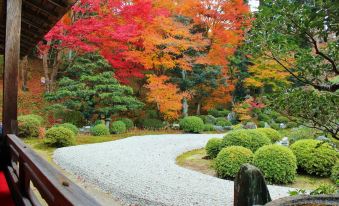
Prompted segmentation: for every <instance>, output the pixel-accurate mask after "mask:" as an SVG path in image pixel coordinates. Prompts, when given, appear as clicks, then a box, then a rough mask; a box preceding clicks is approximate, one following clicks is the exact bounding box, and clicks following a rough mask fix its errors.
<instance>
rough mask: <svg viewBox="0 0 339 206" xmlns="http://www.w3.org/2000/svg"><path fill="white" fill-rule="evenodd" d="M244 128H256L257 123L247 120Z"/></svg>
mask: <svg viewBox="0 0 339 206" xmlns="http://www.w3.org/2000/svg"><path fill="white" fill-rule="evenodd" d="M244 128H245V129H257V128H258V127H257V125H256V124H255V123H253V122H247V123H246V125H245V126H244Z"/></svg>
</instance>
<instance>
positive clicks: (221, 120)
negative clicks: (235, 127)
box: [215, 117, 232, 127]
mask: <svg viewBox="0 0 339 206" xmlns="http://www.w3.org/2000/svg"><path fill="white" fill-rule="evenodd" d="M215 124H216V125H217V126H222V127H225V126H232V123H231V122H230V121H228V120H227V119H225V118H222V117H219V118H217V120H216V122H215Z"/></svg>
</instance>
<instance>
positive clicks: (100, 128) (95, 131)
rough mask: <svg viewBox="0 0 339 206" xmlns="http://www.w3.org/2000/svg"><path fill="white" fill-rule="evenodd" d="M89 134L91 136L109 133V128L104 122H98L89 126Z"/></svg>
mask: <svg viewBox="0 0 339 206" xmlns="http://www.w3.org/2000/svg"><path fill="white" fill-rule="evenodd" d="M91 134H92V135H93V136H104V135H109V134H110V133H109V129H108V128H107V127H106V125H104V124H98V125H95V126H94V127H92V128H91Z"/></svg>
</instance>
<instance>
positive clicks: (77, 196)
mask: <svg viewBox="0 0 339 206" xmlns="http://www.w3.org/2000/svg"><path fill="white" fill-rule="evenodd" d="M7 144H8V148H9V153H10V160H11V161H10V162H9V165H7V168H6V170H7V171H6V173H7V175H8V176H9V186H10V188H11V191H12V192H13V196H14V199H15V201H16V203H17V204H18V205H24V206H31V205H33V206H40V205H41V203H40V202H39V201H38V198H37V197H36V196H35V194H34V192H33V191H32V188H31V185H32V184H33V185H34V187H35V188H37V190H38V191H39V193H40V195H41V197H42V198H43V199H44V200H45V201H46V202H47V204H48V205H50V206H60V205H61V206H71V205H74V206H82V205H84V206H97V205H100V204H99V203H98V202H97V201H96V200H95V199H94V198H92V197H91V196H89V195H88V194H87V193H86V192H85V191H84V190H83V189H81V188H80V187H79V186H77V185H76V184H74V183H73V182H72V181H71V180H70V179H68V178H67V177H65V176H64V175H63V174H61V172H60V171H58V170H56V169H55V168H54V167H53V166H52V165H50V164H49V163H48V162H47V161H46V160H44V159H43V158H41V157H40V156H39V155H37V154H36V153H35V152H34V151H33V150H32V149H30V148H29V147H28V146H26V145H25V144H24V143H23V142H22V141H21V140H20V139H19V138H18V137H17V136H15V135H12V134H9V135H7Z"/></svg>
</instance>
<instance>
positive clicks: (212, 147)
mask: <svg viewBox="0 0 339 206" xmlns="http://www.w3.org/2000/svg"><path fill="white" fill-rule="evenodd" d="M221 142H222V139H220V138H212V139H209V140H208V142H207V144H206V146H205V150H206V153H207V156H208V157H209V158H211V159H214V158H215V157H216V156H217V155H218V153H219V152H220V149H221V148H220V145H221Z"/></svg>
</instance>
